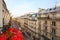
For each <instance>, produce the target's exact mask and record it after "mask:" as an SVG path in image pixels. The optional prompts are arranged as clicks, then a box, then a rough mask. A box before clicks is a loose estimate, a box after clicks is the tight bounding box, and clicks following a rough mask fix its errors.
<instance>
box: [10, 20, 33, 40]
mask: <svg viewBox="0 0 60 40" xmlns="http://www.w3.org/2000/svg"><path fill="white" fill-rule="evenodd" d="M11 27H13V28H17V29H18V30H19V28H20V26H19V24H18V22H16V21H12V23H11ZM19 31H20V30H19ZM22 35H23V40H32V38H30V37H29V36H28V34H27V33H26V32H25V31H23V32H22Z"/></svg>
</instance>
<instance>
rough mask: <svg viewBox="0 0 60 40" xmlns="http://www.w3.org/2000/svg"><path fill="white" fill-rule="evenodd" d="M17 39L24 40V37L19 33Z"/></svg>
mask: <svg viewBox="0 0 60 40" xmlns="http://www.w3.org/2000/svg"><path fill="white" fill-rule="evenodd" d="M17 38H18V40H23V36H22V33H21V32H19V31H18V33H17Z"/></svg>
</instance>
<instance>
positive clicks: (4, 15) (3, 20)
mask: <svg viewBox="0 0 60 40" xmlns="http://www.w3.org/2000/svg"><path fill="white" fill-rule="evenodd" d="M9 21H10V13H9V11H8V9H7V7H6V3H5V1H4V0H0V27H3V26H4V25H8V24H9Z"/></svg>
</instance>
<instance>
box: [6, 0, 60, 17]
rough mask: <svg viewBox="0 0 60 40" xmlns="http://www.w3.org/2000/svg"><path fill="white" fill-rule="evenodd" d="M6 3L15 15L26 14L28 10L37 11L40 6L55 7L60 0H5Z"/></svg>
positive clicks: (59, 3)
mask: <svg viewBox="0 0 60 40" xmlns="http://www.w3.org/2000/svg"><path fill="white" fill-rule="evenodd" d="M5 2H6V5H7V8H8V10H9V11H10V13H12V14H11V15H13V17H17V16H21V15H24V14H26V13H28V12H37V9H38V8H50V7H54V5H55V3H56V2H57V4H58V5H60V0H5Z"/></svg>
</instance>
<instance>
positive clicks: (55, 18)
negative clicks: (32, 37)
mask: <svg viewBox="0 0 60 40" xmlns="http://www.w3.org/2000/svg"><path fill="white" fill-rule="evenodd" d="M59 17H60V7H55V8H50V9H47V10H42V11H41V12H40V13H39V14H38V21H39V22H40V25H39V27H40V30H39V31H40V34H41V40H60V33H59V32H60V27H59V26H60V25H59V23H60V21H59V19H60V18H59Z"/></svg>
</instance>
